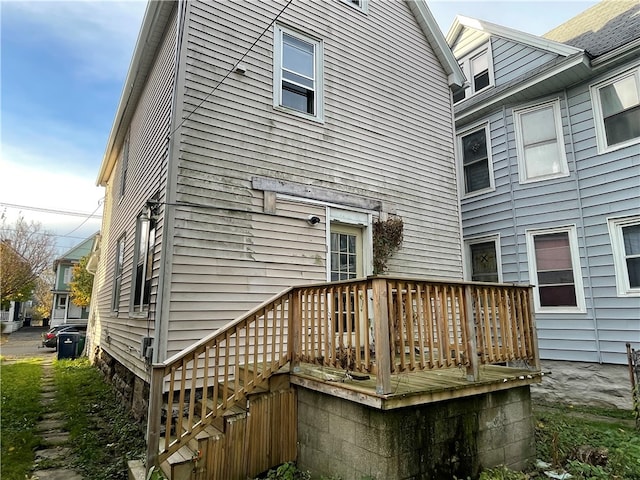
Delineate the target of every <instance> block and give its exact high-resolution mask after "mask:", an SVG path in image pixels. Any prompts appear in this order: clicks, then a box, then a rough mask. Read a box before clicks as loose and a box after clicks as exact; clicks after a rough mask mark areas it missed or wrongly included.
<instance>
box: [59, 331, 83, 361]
mask: <svg viewBox="0 0 640 480" xmlns="http://www.w3.org/2000/svg"><path fill="white" fill-rule="evenodd" d="M79 341H80V334H79V333H78V332H61V333H59V334H58V360H60V359H63V358H71V359H74V358H76V357H77V356H78V343H79Z"/></svg>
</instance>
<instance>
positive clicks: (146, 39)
mask: <svg viewBox="0 0 640 480" xmlns="http://www.w3.org/2000/svg"><path fill="white" fill-rule="evenodd" d="M175 1H176V0H174V1H170V2H167V1H162V0H150V1H149V2H148V3H147V8H146V10H145V12H144V17H143V20H142V26H141V28H140V33H139V34H138V39H137V41H136V46H135V49H134V53H133V57H132V59H131V63H130V64H129V70H128V72H127V77H126V80H125V82H124V85H123V87H122V94H121V95H120V102H119V103H118V109H117V110H116V116H115V118H114V120H113V124H112V126H111V132H110V133H109V139H108V141H107V146H106V149H105V152H104V156H103V157H102V163H101V165H100V171H99V173H98V177H97V179H96V185H98V186H105V185H106V183H107V181H108V180H109V177H110V176H111V172H112V170H113V167H114V165H115V163H116V160H117V154H118V150H119V147H120V143H121V142H122V139H123V137H124V135H125V133H126V132H123V127H125V126H126V124H128V122H126V121H125V117H126V115H127V114H128V113H130V111H131V109H132V108H133V107H135V105H136V104H137V101H138V99H139V97H140V94H141V89H140V88H139V86H140V85H141V82H142V83H143V82H144V81H145V79H146V78H147V75H148V74H149V71H150V69H151V65H150V63H149V62H145V61H144V60H148V59H150V58H153V57H154V56H155V54H156V51H157V48H158V42H157V41H153V40H152V39H153V37H154V34H155V33H158V32H161V31H163V30H164V28H165V22H164V21H163V16H162V15H160V14H161V13H162V12H164V11H166V9H167V8H173V4H174V3H175ZM124 130H126V129H124Z"/></svg>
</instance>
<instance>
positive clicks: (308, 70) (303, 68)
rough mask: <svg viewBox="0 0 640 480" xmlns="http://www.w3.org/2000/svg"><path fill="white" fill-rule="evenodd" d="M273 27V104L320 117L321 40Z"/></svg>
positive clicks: (321, 116)
mask: <svg viewBox="0 0 640 480" xmlns="http://www.w3.org/2000/svg"><path fill="white" fill-rule="evenodd" d="M274 31H275V39H274V49H275V52H274V56H273V58H274V66H273V72H274V88H273V92H274V97H273V105H274V107H282V108H285V109H287V111H289V112H292V113H295V114H297V115H301V116H305V117H310V118H313V119H316V120H320V121H322V120H323V92H322V42H321V41H320V40H317V39H314V38H311V37H307V36H305V35H302V34H300V33H298V32H295V31H293V30H289V29H285V28H283V27H280V26H276V27H275V30H274Z"/></svg>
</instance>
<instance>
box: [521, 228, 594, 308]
mask: <svg viewBox="0 0 640 480" xmlns="http://www.w3.org/2000/svg"><path fill="white" fill-rule="evenodd" d="M527 249H528V253H529V269H530V270H529V271H530V272H531V273H530V279H529V281H530V282H531V283H532V284H534V285H535V303H536V309H537V310H538V311H540V312H545V311H558V312H561V311H567V312H575V311H584V292H583V288H582V275H581V272H580V259H579V257H578V240H577V235H576V229H575V227H565V228H558V229H551V230H538V231H529V232H527Z"/></svg>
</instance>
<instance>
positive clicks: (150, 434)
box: [146, 365, 169, 473]
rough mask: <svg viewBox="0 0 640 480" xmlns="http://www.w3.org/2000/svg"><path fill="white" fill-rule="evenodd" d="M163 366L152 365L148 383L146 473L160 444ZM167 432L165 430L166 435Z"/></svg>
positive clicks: (154, 463)
mask: <svg viewBox="0 0 640 480" xmlns="http://www.w3.org/2000/svg"><path fill="white" fill-rule="evenodd" d="M163 380H164V367H163V366H157V365H154V366H153V367H152V370H151V385H149V414H148V418H147V464H146V470H147V473H149V471H150V470H151V469H152V468H153V467H155V466H156V462H157V459H158V451H159V446H160V422H161V420H160V416H161V413H162V412H161V410H162V382H163ZM168 434H169V432H167V435H168Z"/></svg>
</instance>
